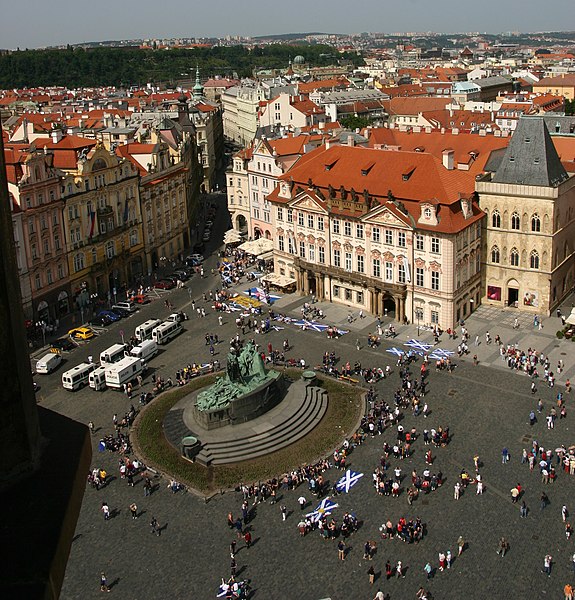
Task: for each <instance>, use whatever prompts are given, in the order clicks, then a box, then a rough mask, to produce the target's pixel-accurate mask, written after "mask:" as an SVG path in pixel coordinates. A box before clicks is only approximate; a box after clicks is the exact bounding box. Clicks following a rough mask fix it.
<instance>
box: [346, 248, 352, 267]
mask: <svg viewBox="0 0 575 600" xmlns="http://www.w3.org/2000/svg"><path fill="white" fill-rule="evenodd" d="M345 270H346V271H348V272H351V270H352V266H351V252H346V253H345Z"/></svg>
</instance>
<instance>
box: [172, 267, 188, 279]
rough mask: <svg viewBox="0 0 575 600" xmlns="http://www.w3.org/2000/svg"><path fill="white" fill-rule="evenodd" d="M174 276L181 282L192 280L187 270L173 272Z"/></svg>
mask: <svg viewBox="0 0 575 600" xmlns="http://www.w3.org/2000/svg"><path fill="white" fill-rule="evenodd" d="M173 275H174V277H177V278H178V279H179V280H180V281H188V279H189V278H190V276H189V275H188V272H187V271H186V270H185V269H176V270H175V271H174V272H173Z"/></svg>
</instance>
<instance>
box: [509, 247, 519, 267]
mask: <svg viewBox="0 0 575 600" xmlns="http://www.w3.org/2000/svg"><path fill="white" fill-rule="evenodd" d="M509 262H510V263H511V266H512V267H518V266H519V252H517V248H512V249H511V254H510V256H509Z"/></svg>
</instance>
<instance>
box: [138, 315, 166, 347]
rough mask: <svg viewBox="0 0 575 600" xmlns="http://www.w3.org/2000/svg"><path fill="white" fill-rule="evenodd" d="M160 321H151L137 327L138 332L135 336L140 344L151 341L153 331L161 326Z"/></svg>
mask: <svg viewBox="0 0 575 600" xmlns="http://www.w3.org/2000/svg"><path fill="white" fill-rule="evenodd" d="M161 323H162V322H161V321H160V319H150V320H149V321H146V322H145V323H142V324H141V325H138V326H137V327H136V331H135V332H134V335H135V336H136V339H137V340H138V342H143V341H144V340H149V339H151V338H152V331H153V330H154V329H155V328H156V327H157V326H158V325H161Z"/></svg>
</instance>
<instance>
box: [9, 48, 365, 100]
mask: <svg viewBox="0 0 575 600" xmlns="http://www.w3.org/2000/svg"><path fill="white" fill-rule="evenodd" d="M297 53H298V54H302V55H303V56H305V59H306V62H307V63H309V64H310V65H312V66H326V65H329V64H333V62H334V59H333V58H330V57H329V56H325V55H327V54H329V53H333V48H332V47H331V46H326V45H322V44H313V45H303V46H299V45H298V47H297ZM293 57H294V46H290V45H286V44H277V45H269V46H256V47H254V48H253V49H248V48H246V47H244V46H230V47H226V46H214V47H211V48H191V49H185V48H173V49H170V50H152V49H145V50H144V49H135V48H131V47H120V48H87V49H84V48H72V47H68V49H66V50H56V49H52V50H23V51H16V52H9V53H4V54H0V88H3V89H11V88H23V87H34V86H50V85H62V86H68V87H89V86H104V85H142V84H145V83H147V82H152V83H166V84H171V83H174V82H175V81H177V80H181V79H182V78H185V77H190V76H192V71H193V70H195V67H196V65H198V66H199V68H200V72H201V76H202V77H203V78H206V77H210V76H213V75H228V74H232V73H234V72H236V73H238V75H239V76H240V77H245V76H248V75H250V74H251V73H252V71H253V69H254V68H260V69H261V68H269V69H281V68H287V66H288V63H289V60H290V58H293ZM341 59H348V60H351V61H353V62H354V64H361V63H363V61H362V59H361V58H360V57H358V56H357V55H356V54H355V53H352V54H349V55H347V54H344V55H342V56H341Z"/></svg>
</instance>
